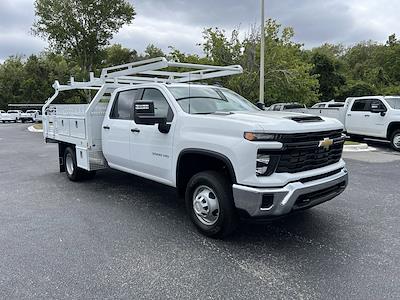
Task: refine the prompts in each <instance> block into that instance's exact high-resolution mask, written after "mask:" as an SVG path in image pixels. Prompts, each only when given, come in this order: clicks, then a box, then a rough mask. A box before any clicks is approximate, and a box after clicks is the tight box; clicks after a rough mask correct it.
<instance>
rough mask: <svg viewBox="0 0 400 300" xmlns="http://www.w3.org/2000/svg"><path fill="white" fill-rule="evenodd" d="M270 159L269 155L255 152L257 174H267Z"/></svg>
mask: <svg viewBox="0 0 400 300" xmlns="http://www.w3.org/2000/svg"><path fill="white" fill-rule="evenodd" d="M270 161H271V156H269V155H266V154H262V153H258V154H257V166H256V174H257V176H265V175H266V174H267V172H268V166H269V163H270Z"/></svg>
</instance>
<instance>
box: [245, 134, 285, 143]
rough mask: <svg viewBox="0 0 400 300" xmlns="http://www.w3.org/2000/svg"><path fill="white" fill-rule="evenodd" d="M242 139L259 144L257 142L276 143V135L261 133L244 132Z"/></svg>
mask: <svg viewBox="0 0 400 300" xmlns="http://www.w3.org/2000/svg"><path fill="white" fill-rule="evenodd" d="M244 138H245V139H246V140H248V141H252V142H259V141H270V142H272V141H276V140H277V135H276V134H273V133H262V132H245V133H244Z"/></svg>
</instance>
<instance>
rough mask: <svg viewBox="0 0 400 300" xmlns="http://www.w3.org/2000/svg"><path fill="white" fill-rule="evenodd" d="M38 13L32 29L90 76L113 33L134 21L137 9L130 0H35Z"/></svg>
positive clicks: (36, 12)
mask: <svg viewBox="0 0 400 300" xmlns="http://www.w3.org/2000/svg"><path fill="white" fill-rule="evenodd" d="M35 14H36V17H37V20H36V22H35V23H34V25H33V32H34V33H35V34H36V35H38V36H41V37H42V38H44V39H47V40H48V42H49V44H50V47H51V49H53V50H55V51H57V52H61V53H63V54H65V55H67V56H68V57H70V58H71V59H73V60H75V61H76V62H77V63H78V65H79V66H80V68H81V71H82V72H83V74H85V75H84V76H87V73H88V71H93V70H94V68H95V66H96V65H97V64H98V63H100V59H101V55H100V54H101V51H102V50H103V49H104V47H105V46H107V45H108V44H109V42H110V40H111V38H112V37H113V35H114V34H115V33H116V32H118V31H119V29H120V28H121V27H122V26H123V25H125V24H130V23H131V22H132V21H133V19H134V16H135V10H134V7H133V6H132V5H131V4H130V3H129V2H128V1H127V0H36V1H35Z"/></svg>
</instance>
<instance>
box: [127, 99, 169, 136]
mask: <svg viewBox="0 0 400 300" xmlns="http://www.w3.org/2000/svg"><path fill="white" fill-rule="evenodd" d="M133 113H134V120H135V123H136V124H138V125H156V124H158V130H159V131H160V132H161V133H168V132H169V131H170V129H171V124H167V118H160V117H156V116H155V112H154V102H153V101H136V103H135V105H134V112H133Z"/></svg>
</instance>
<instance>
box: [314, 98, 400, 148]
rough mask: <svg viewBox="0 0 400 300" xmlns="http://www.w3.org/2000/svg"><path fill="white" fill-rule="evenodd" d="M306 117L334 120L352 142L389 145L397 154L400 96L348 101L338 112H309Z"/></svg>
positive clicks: (398, 146)
mask: <svg viewBox="0 0 400 300" xmlns="http://www.w3.org/2000/svg"><path fill="white" fill-rule="evenodd" d="M307 112H308V113H311V114H314V115H318V116H325V117H331V118H336V119H338V120H339V121H340V122H342V124H343V125H344V127H345V131H346V132H347V134H349V135H350V136H351V137H352V138H353V139H355V140H359V139H362V138H365V137H367V138H368V137H370V138H378V139H384V140H388V141H390V143H391V145H392V147H393V149H394V150H396V151H400V96H391V97H385V96H368V97H360V98H348V99H347V100H346V102H345V105H344V107H342V108H329V109H310V110H308V111H307Z"/></svg>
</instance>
